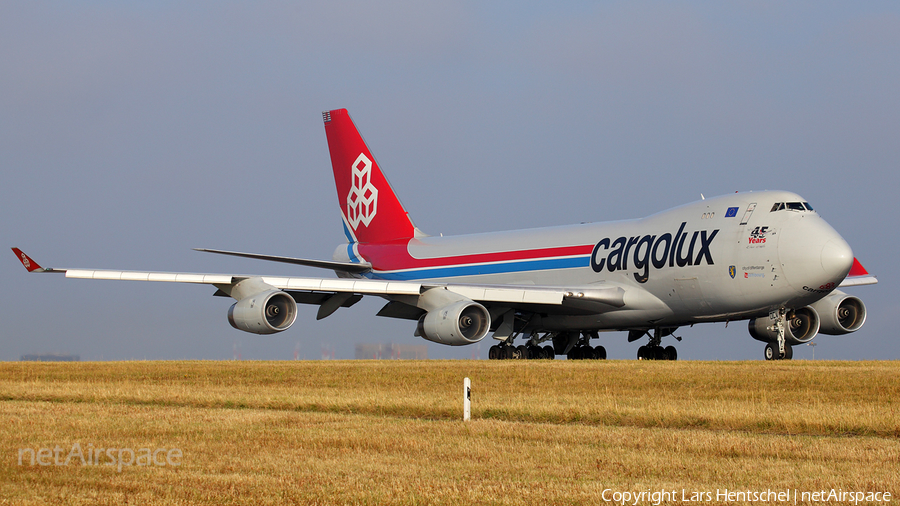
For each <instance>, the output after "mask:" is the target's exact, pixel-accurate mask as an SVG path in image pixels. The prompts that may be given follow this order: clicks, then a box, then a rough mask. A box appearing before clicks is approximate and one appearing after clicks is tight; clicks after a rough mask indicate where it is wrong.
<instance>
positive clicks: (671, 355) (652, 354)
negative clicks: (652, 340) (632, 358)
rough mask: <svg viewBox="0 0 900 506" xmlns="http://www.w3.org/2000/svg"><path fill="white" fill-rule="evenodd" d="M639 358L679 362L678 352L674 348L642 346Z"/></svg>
mask: <svg viewBox="0 0 900 506" xmlns="http://www.w3.org/2000/svg"><path fill="white" fill-rule="evenodd" d="M637 356H638V360H678V351H677V350H676V349H675V347H674V346H666V347H665V348H663V347H662V346H641V347H640V348H638V352H637Z"/></svg>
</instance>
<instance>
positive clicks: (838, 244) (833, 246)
mask: <svg viewBox="0 0 900 506" xmlns="http://www.w3.org/2000/svg"><path fill="white" fill-rule="evenodd" d="M791 218H792V220H791V221H790V222H788V223H785V224H784V225H783V227H782V228H781V233H780V234H779V236H780V238H779V239H778V256H779V258H780V260H781V264H782V266H783V268H784V275H785V277H786V278H787V280H788V282H789V283H790V284H791V286H793V287H794V289H795V290H797V292H798V293H800V294H806V295H810V294H816V295H818V294H822V293H827V292H830V291H831V290H832V289H834V287H835V286H837V285H839V284H840V283H841V281H843V279H844V278H845V277H846V276H847V274H848V273H849V272H850V267H851V266H852V265H853V251H852V250H851V249H850V245H848V244H847V241H845V240H844V238H843V237H841V235H840V234H838V233H837V231H836V230H835V229H833V228H832V227H831V225H829V224H828V223H826V222H825V220H823V219H821V218H820V217H818V216H817V215H797V216H792V217H791Z"/></svg>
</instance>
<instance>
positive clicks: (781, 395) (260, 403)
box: [0, 361, 900, 504]
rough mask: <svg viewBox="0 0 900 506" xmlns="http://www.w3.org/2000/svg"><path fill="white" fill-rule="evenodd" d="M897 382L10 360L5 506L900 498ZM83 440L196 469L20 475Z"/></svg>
mask: <svg viewBox="0 0 900 506" xmlns="http://www.w3.org/2000/svg"><path fill="white" fill-rule="evenodd" d="M898 373H900V364H897V363H894V362H865V363H856V362H854V363H850V362H836V363H835V362H799V361H798V362H792V363H761V362H748V363H698V362H675V363H671V362H666V363H652V362H649V363H648V362H634V361H629V362H616V361H608V362H563V361H557V362H550V361H546V362H545V361H541V362H533V361H530V362H512V361H510V362H481V361H453V362H439V361H424V362H406V361H402V362H387V361H386V362H358V361H353V362H123V363H81V364H47V363H44V364H38V363H6V364H0V414H2V420H3V422H4V424H3V426H2V427H0V451H2V452H3V453H2V455H0V462H2V463H3V464H2V467H0V498H2V499H0V501H3V502H9V503H31V504H41V503H51V504H52V503H60V504H62V503H65V504H72V503H92V504H93V503H126V502H131V503H212V504H221V503H259V504H284V503H288V504H290V503H296V504H316V503H318V504H436V503H437V504H473V503H481V504H534V503H548V504H581V503H584V504H600V503H604V501H603V491H604V490H605V489H610V490H612V491H637V492H640V491H648V490H649V491H659V490H663V489H665V490H676V491H678V492H679V494H680V493H681V490H686V491H687V493H688V494H690V493H691V492H692V491H711V492H712V493H713V494H715V492H716V490H717V489H719V490H721V489H726V488H727V489H730V490H754V491H765V490H768V489H774V490H785V489H790V490H798V491H815V490H821V489H825V490H830V489H832V488H834V489H841V490H843V491H881V492H885V491H887V492H891V493H893V494H894V501H896V500H897V496H898V495H900V485H898V484H900V439H898V436H900V416H898V415H900V413H898V402H900V401H898V399H900V382H898V381H897V379H898V377H900V375H898ZM465 376H468V377H470V378H471V379H472V382H473V406H472V414H473V418H474V420H473V421H471V422H468V423H464V422H462V421H461V416H462V401H461V396H462V379H463V377H465ZM76 442H78V443H80V444H81V445H84V446H87V445H89V444H90V445H93V446H94V447H115V448H135V449H138V448H145V447H149V448H179V449H181V450H182V451H183V453H184V457H183V459H182V465H180V466H178V467H171V466H166V467H153V466H149V467H135V466H130V467H124V468H123V470H122V471H121V472H118V471H117V470H116V469H115V467H109V466H80V465H76V464H71V465H69V466H31V465H23V466H20V465H18V462H17V456H18V449H19V448H42V447H49V448H52V447H54V446H60V447H62V448H65V449H66V450H68V449H69V448H70V447H71V446H72V445H73V444H74V443H76ZM678 499H681V496H680V495H679V496H678ZM671 502H675V503H679V504H681V501H680V500H679V501H671ZM642 503H643V504H650V503H652V502H651V501H644V502H642Z"/></svg>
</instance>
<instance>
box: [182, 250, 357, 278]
mask: <svg viewBox="0 0 900 506" xmlns="http://www.w3.org/2000/svg"><path fill="white" fill-rule="evenodd" d="M194 250H195V251H205V252H207V253H218V254H220V255H231V256H235V257H244V258H255V259H257V260H268V261H270V262H282V263H286V264H296V265H305V266H307V267H317V268H320V269H331V270H333V271H341V272H349V273H352V274H361V273H363V272H369V271H371V270H372V266H371V265H370V264H367V263H359V264H355V263H348V262H332V261H328V260H310V259H306V258H292V257H280V256H275V255H260V254H258V253H241V252H238V251H222V250H217V249H205V248H194Z"/></svg>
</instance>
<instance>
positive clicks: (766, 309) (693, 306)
mask: <svg viewBox="0 0 900 506" xmlns="http://www.w3.org/2000/svg"><path fill="white" fill-rule="evenodd" d="M322 115H323V120H324V123H325V134H326V137H327V142H328V149H329V152H330V155H331V162H332V169H333V172H334V181H335V186H336V189H337V197H338V204H339V207H340V210H341V218H342V221H343V231H344V234H345V235H346V238H347V242H346V243H343V244H340V245H339V246H338V247H337V248H336V249H335V251H334V254H333V256H332V260H330V261H327V260H313V259H305V258H294V257H283V256H274V255H264V254H255V253H243V252H235V251H224V250H214V249H198V251H205V252H211V253H217V254H222V255H232V256H238V257H245V258H253V259H261V260H267V261H275V262H285V263H291V264H297V265H303V266H311V267H317V268H322V269H330V270H333V271H334V272H335V274H336V276H337V277H336V279H334V278H307V277H281V276H261V275H238V274H203V273H178V272H142V271H114V270H89V269H56V268H43V267H41V266H40V265H39V264H38V263H37V262H35V261H34V260H33V259H32V258H30V257H29V256H28V255H26V254H25V253H23V252H22V251H21V250H20V249H18V248H13V252H14V253H15V254H16V256H17V257H18V258H19V260H20V261H21V262H22V264H23V265H24V266H25V268H26V269H27V270H28V271H29V272H49V273H64V274H65V276H66V277H67V278H75V279H105V280H122V281H126V280H128V281H160V282H176V283H200V284H209V285H212V286H214V287H215V288H216V292H215V293H214V295H217V296H224V297H231V298H233V299H235V301H236V302H235V303H234V304H233V305H232V306H231V307H230V309H229V310H228V321H229V323H230V324H231V325H232V326H233V327H234V328H236V329H238V330H242V331H245V332H251V333H255V334H274V333H277V332H283V331H285V330H287V329H288V328H290V327H291V325H292V324H293V323H294V321H295V320H296V318H297V304H298V303H299V304H315V305H318V306H319V310H318V313H317V315H316V318H317V319H322V318H325V317H328V316H329V315H331V314H333V313H335V312H336V311H337V310H338V309H340V308H342V307H350V306H352V305H354V304H355V303H356V302H358V301H359V300H360V299H361V298H362V297H363V296H378V297H382V298H384V299H385V300H386V301H387V302H386V304H385V305H384V307H382V308H381V310H380V311H379V312H378V316H385V317H391V318H401V319H408V320H412V321H415V322H417V323H416V327H415V335H416V336H420V337H422V338H424V339H427V340H429V341H432V342H435V343H440V344H445V345H450V346H462V345H471V344H474V343H478V342H480V341H481V340H482V339H484V337H485V336H487V334H488V333H492V337H493V339H495V340H496V341H497V343H496V344H494V345H493V346H491V347H490V350H489V353H488V356H489V358H490V359H552V358H555V357H556V356H561V355H565V356H566V357H567V358H569V359H605V358H606V349H605V348H604V347H603V346H602V345H598V346H591V340H599V332H603V331H626V332H627V333H628V341H629V342H633V341H637V340H640V339H643V338H647V339H648V342H647V344H646V345H641V346H640V347H639V348H638V350H637V358H638V359H644V360H676V359H677V350H676V348H675V347H674V346H672V345H669V346H666V347H663V346H662V339H663V338H664V337H667V336H672V337H673V338H674V339H676V340H678V341H680V340H681V338H680V337H676V336H675V335H674V333H675V331H676V329H678V328H679V327H684V326H692V325H694V324H697V323H707V322H726V323H727V322H733V321H741V320H747V321H748V329H749V333H750V335H751V337H753V338H754V339H757V340H759V341H762V342H764V343H766V346H765V353H764V356H765V358H766V359H767V360H778V359H790V358H791V357H792V355H793V353H792V346H795V345H799V344H804V343H808V342H809V341H811V340H812V339H813V338H814V337H815V336H816V335H817V334H819V333H822V334H831V335H840V334H847V333H851V332H855V331H857V330H859V329H860V327H862V325H863V324H864V323H865V320H866V308H865V305H864V304H863V302H862V300H860V299H859V298H857V297H854V296H851V295H848V294H846V293H844V292H843V291H841V290H839V288H843V287H847V286H858V285H866V284H873V283H877V278H875V276H872V275H870V274H869V273H868V272H867V271H866V270H865V268H863V266H862V265H861V264H860V263H859V261H858V260H857V259H856V258H855V257H854V255H853V252H852V250H851V248H850V246H849V245H848V244H847V242H846V241H845V240H844V239H843V238H842V237H841V236H840V234H838V232H837V231H835V230H834V228H832V227H831V226H830V225H829V224H828V223H826V222H825V220H823V219H822V218H821V217H820V216H819V215H818V213H817V212H816V211H814V210H813V208H812V207H811V206H810V204H809V203H808V202H807V201H806V200H805V199H803V198H802V197H800V196H799V195H797V194H795V193H791V192H787V191H755V192H739V193H734V194H728V195H723V196H720V197H715V198H703V199H702V200H700V201H697V202H693V203H689V204H685V205H682V206H680V207H675V208H672V209H669V210H665V211H661V212H658V213H656V214H653V215H651V216H647V217H644V218H640V219H634V220H625V221H615V222H605V223H584V224H579V225H569V226H559V227H547V228H536V229H527V230H515V231H505V232H495V233H479V234H471V235H461V236H443V235H441V236H429V235H427V234H425V233H423V232H422V231H421V230H420V229H419V228H418V227H416V225H415V224H414V223H413V221H412V219H411V218H410V216H409V213H408V212H407V211H406V209H405V208H404V207H403V205H402V204H401V203H400V200H399V199H398V197H397V195H396V194H395V193H394V190H393V189H392V188H391V185H390V184H389V183H388V180H387V179H386V177H385V175H384V173H383V172H382V170H381V168H380V166H379V164H378V163H377V162H376V160H375V157H374V156H373V155H372V152H371V151H370V150H369V147H368V146H367V145H366V143H365V141H364V140H363V138H362V136H361V134H360V133H359V131H358V129H357V128H356V125H355V124H354V122H353V120H352V119H351V118H350V115H349V113H348V112H347V110H346V109H336V110H331V111H326V112H323V113H322ZM701 197H702V196H701ZM518 338H522V341H523V344H520V345H518V346H516V345H515V340H516V339H518Z"/></svg>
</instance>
